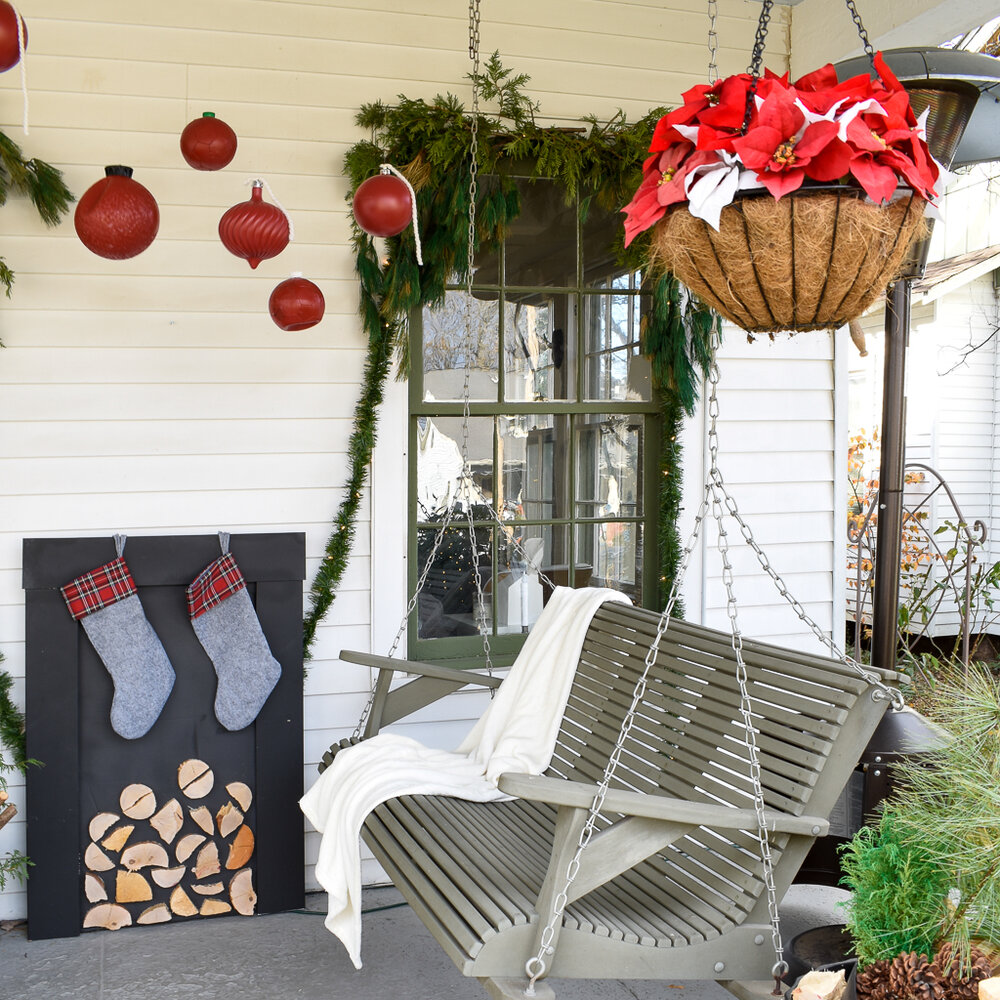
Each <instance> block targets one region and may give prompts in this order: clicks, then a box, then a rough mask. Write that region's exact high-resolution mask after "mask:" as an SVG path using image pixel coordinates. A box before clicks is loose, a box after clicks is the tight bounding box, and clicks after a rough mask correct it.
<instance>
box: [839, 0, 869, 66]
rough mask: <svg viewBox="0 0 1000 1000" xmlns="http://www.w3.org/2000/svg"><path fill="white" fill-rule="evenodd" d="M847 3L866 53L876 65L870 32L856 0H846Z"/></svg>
mask: <svg viewBox="0 0 1000 1000" xmlns="http://www.w3.org/2000/svg"><path fill="white" fill-rule="evenodd" d="M845 2H846V4H847V9H848V11H849V12H850V14H851V20H852V21H853V22H854V27H855V28H857V29H858V37H859V38H860V39H861V44H862V45H863V46H864V48H865V55H866V56H868V59H869V60H870V62H871V64H872V68H873V69H874V67H875V50H874V49H873V48H872V43H871V41H870V40H869V38H868V32H867V31H866V30H865V26H864V24H863V23H862V21H861V15H860V14H859V13H858V8H857V7H855V6H854V0H845Z"/></svg>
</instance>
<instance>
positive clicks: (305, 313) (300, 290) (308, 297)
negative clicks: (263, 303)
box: [267, 274, 326, 330]
mask: <svg viewBox="0 0 1000 1000" xmlns="http://www.w3.org/2000/svg"><path fill="white" fill-rule="evenodd" d="M325 309H326V302H325V300H324V299H323V293H322V292H321V291H320V290H319V289H318V288H317V287H316V286H315V285H314V284H313V283H312V282H311V281H309V279H308V278H303V277H302V275H301V274H293V275H292V276H291V277H290V278H286V279H285V280H284V281H283V282H281V284H280V285H277V286H276V287H275V289H274V291H273V292H271V297H270V298H269V299H268V300H267V311H268V312H269V313H270V314H271V319H273V320H274V322H275V323H277V324H278V326H279V327H281V329H282V330H308V329H309V327H311V326H315V325H316V324H317V323H318V322H319V321H320V320H321V319H322V318H323V312H324V310H325Z"/></svg>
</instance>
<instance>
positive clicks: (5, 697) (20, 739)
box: [0, 653, 34, 891]
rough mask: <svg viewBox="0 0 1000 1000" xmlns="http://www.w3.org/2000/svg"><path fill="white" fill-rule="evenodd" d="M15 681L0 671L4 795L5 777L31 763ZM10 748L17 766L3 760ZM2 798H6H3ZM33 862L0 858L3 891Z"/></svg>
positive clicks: (0, 783)
mask: <svg viewBox="0 0 1000 1000" xmlns="http://www.w3.org/2000/svg"><path fill="white" fill-rule="evenodd" d="M3 660H4V656H3V653H0V663H3ZM13 683H14V681H13V678H12V677H11V676H10V674H8V673H7V671H6V670H0V792H6V791H7V780H6V778H5V775H6V774H7V773H9V772H10V771H15V770H16V771H20V772H21V773H22V774H23V773H24V769H25V767H26V766H27V765H28V764H31V763H34V761H29V760H28V759H27V755H26V753H25V744H24V715H23V714H22V713H21V711H20V710H19V709H18V708H17V706H16V705H15V704H14V702H13V701H12V700H11V696H10V689H11V687H12V685H13ZM5 746H6V747H7V748H8V749H9V750H10V752H11V753H12V754H13V763H8V762H7V761H6V760H5V759H4V756H3V750H4V747H5ZM0 797H2V796H0ZM4 807H5V803H3V802H0V812H3V810H4ZM30 864H31V862H30V861H29V860H28V858H27V857H26V856H25V855H24V854H22V853H21V852H20V851H8V852H7V853H6V854H3V855H0V891H2V890H3V889H5V888H6V886H7V880H8V878H11V877H13V878H16V879H17V880H18V881H19V882H23V881H24V879H25V878H26V877H27V874H28V866H29V865H30Z"/></svg>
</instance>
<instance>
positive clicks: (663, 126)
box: [649, 73, 752, 152]
mask: <svg viewBox="0 0 1000 1000" xmlns="http://www.w3.org/2000/svg"><path fill="white" fill-rule="evenodd" d="M751 81H752V78H751V77H750V75H749V74H748V73H738V74H736V75H735V76H729V77H726V78H725V79H724V80H718V81H717V82H716V83H714V84H711V85H707V84H698V86H696V87H692V88H691V89H690V90H688V91H686V92H685V93H684V95H683V97H684V104H682V105H681V106H680V107H679V108H677V109H676V110H674V111H671V112H670V113H669V114H667V115H664V116H663V118H661V119H660V120H659V122H658V123H657V125H656V129H655V130H654V131H653V140H652V142H651V143H650V144H649V150H650V152H656V151H657V150H662V149H666V148H667V147H668V146H669V145H671V144H672V143H674V142H678V141H683V140H684V139H685V138H686V136H684V135H682V134H681V133H680V132H678V131H677V128H676V126H678V125H692V126H697V127H698V143H697V145H698V148H699V149H720V148H724V147H726V146H727V145H728V144H729V143H731V142H732V139H733V138H734V137H735V136H736V135H737V134H738V133H739V129H740V127H741V126H742V125H743V118H744V117H745V115H746V106H747V91H748V90H749V89H750V84H751Z"/></svg>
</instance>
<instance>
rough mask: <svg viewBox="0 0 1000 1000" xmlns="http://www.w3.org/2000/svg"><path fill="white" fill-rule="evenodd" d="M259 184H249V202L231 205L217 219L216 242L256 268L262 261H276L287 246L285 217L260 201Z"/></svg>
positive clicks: (286, 219) (277, 210)
mask: <svg viewBox="0 0 1000 1000" xmlns="http://www.w3.org/2000/svg"><path fill="white" fill-rule="evenodd" d="M262 187H263V183H262V182H261V181H254V182H253V189H252V191H251V192H250V200H249V201H241V202H240V203H239V204H238V205H233V207H232V208H231V209H229V210H228V211H227V212H226V213H225V214H224V215H223V216H222V218H221V219H219V239H220V240H222V243H223V246H225V248H226V249H227V250H228V251H229V252H230V253H232V254H236V256H237V257H242V258H243V259H244V260H246V261H249V263H250V266H251V267H256V266H257V265H258V264H259V263H260V262H261V261H262V260H268V259H270V258H271V257H277V256H278V254H279V253H281V251H282V250H284V249H285V247H286V246H288V240H289V238H290V236H291V232H290V230H289V227H288V216H287V215H285V213H284V212H282V210H281V209H280V208H278V206H277V205H269V204H268V203H267V202H266V201H264V198H263V192H262V190H261V188H262Z"/></svg>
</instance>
